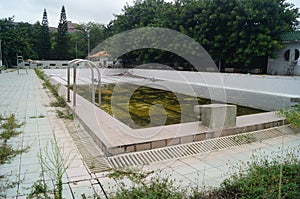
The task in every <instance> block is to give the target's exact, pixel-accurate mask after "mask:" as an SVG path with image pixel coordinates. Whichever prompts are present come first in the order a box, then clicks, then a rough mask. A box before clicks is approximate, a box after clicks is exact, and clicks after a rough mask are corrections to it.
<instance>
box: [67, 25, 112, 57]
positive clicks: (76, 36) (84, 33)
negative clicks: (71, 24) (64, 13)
mask: <svg viewBox="0 0 300 199" xmlns="http://www.w3.org/2000/svg"><path fill="white" fill-rule="evenodd" d="M75 29H76V31H75V33H73V34H72V35H71V42H70V43H72V44H73V46H77V57H78V58H85V57H86V56H87V55H88V36H89V40H90V51H91V50H92V49H93V48H95V47H96V46H97V45H98V44H100V43H101V42H102V41H103V40H105V39H106V27H105V26H104V25H103V24H98V23H94V22H89V23H82V24H79V25H77V26H75ZM88 32H89V33H88ZM73 51H74V49H73ZM72 54H76V53H74V52H72Z"/></svg>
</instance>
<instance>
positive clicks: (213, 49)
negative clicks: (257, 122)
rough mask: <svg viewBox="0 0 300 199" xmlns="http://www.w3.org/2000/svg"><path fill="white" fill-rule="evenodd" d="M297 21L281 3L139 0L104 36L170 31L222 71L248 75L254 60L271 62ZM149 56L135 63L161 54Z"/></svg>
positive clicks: (292, 10) (280, 0)
mask: <svg viewBox="0 0 300 199" xmlns="http://www.w3.org/2000/svg"><path fill="white" fill-rule="evenodd" d="M297 17H299V13H298V9H297V8H295V7H294V6H293V5H292V4H290V3H287V2H286V0H255V1H249V0H213V1H211V0H176V1H174V2H173V3H168V2H165V1H164V0H139V1H135V3H134V5H133V6H129V5H126V6H125V7H124V9H123V13H122V14H120V15H116V16H115V19H114V20H113V21H111V23H110V24H109V25H108V30H109V33H110V35H113V34H116V33H119V32H122V31H126V30H130V29H134V28H140V27H146V26H148V27H149V26H151V27H165V28H171V29H173V30H177V31H180V32H182V33H184V34H187V35H188V36H190V37H192V38H193V39H194V40H196V41H198V42H199V43H200V44H202V45H203V46H204V47H205V49H206V50H207V51H208V52H209V53H210V55H211V56H212V57H213V59H214V60H215V62H216V64H219V63H220V65H222V67H223V68H224V67H226V66H227V67H240V68H245V69H246V70H248V69H249V68H251V67H252V66H255V67H257V66H256V63H257V60H259V59H266V58H267V57H269V56H270V57H274V52H275V51H276V50H277V49H280V48H281V47H282V43H281V40H280V35H281V34H282V33H283V32H287V31H291V30H293V29H295V27H296V25H297V24H298V21H297ZM141 53H142V54H144V55H143V56H140V55H141ZM151 53H153V52H149V51H148V52H139V53H138V54H139V56H138V57H139V59H146V57H150V58H151V57H157V55H158V54H159V55H162V54H164V53H163V52H159V53H156V54H153V55H151ZM132 54H135V55H136V53H132ZM146 54H147V56H146ZM162 57H165V56H162Z"/></svg>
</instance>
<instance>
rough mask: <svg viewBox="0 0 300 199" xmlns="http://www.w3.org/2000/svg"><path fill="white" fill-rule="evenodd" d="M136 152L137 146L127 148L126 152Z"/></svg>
mask: <svg viewBox="0 0 300 199" xmlns="http://www.w3.org/2000/svg"><path fill="white" fill-rule="evenodd" d="M134 151H136V149H135V145H128V146H125V152H134Z"/></svg>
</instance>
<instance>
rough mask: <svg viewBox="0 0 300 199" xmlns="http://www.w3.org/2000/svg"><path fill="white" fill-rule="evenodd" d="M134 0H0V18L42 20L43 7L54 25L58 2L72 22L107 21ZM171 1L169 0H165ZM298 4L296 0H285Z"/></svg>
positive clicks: (58, 8) (26, 20) (105, 22)
mask: <svg viewBox="0 0 300 199" xmlns="http://www.w3.org/2000/svg"><path fill="white" fill-rule="evenodd" d="M133 1H134V0H0V19H3V18H7V17H12V16H15V17H14V19H15V21H16V22H20V21H22V22H29V23H35V22H37V21H40V22H41V21H42V16H43V10H44V8H46V10H47V14H48V21H49V25H50V26H53V27H57V25H58V22H59V17H60V11H61V7H62V5H64V6H65V9H66V13H67V20H68V21H72V22H75V23H86V22H89V21H92V22H97V23H102V24H108V23H109V22H110V21H111V20H113V19H114V16H113V14H119V13H121V12H122V11H121V10H122V8H123V7H124V5H126V3H128V4H129V5H132V4H133ZM169 1H171V0H169ZM288 2H291V3H293V4H295V5H296V6H297V7H298V8H300V0H288Z"/></svg>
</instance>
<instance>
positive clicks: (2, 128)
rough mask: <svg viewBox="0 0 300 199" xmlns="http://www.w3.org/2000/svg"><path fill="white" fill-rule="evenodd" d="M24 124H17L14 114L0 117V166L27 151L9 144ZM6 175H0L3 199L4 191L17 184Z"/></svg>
mask: <svg viewBox="0 0 300 199" xmlns="http://www.w3.org/2000/svg"><path fill="white" fill-rule="evenodd" d="M23 125H24V122H19V121H18V120H17V119H16V117H15V115H14V114H11V115H10V116H8V117H4V116H2V115H0V165H3V164H6V163H9V162H10V161H11V160H12V159H13V158H14V157H15V156H16V155H18V154H21V153H24V152H26V151H28V149H29V147H25V148H20V149H16V148H15V147H14V146H13V145H11V144H9V142H8V141H9V140H10V139H11V138H13V137H17V136H18V135H20V134H21V133H22V131H20V128H21V127H22V126H23ZM7 175H8V174H5V175H0V181H1V182H0V184H1V186H0V196H1V197H5V196H6V195H5V191H6V190H7V189H9V188H13V187H15V186H16V185H17V184H18V182H15V181H13V180H11V179H10V178H9V177H8V176H7Z"/></svg>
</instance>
